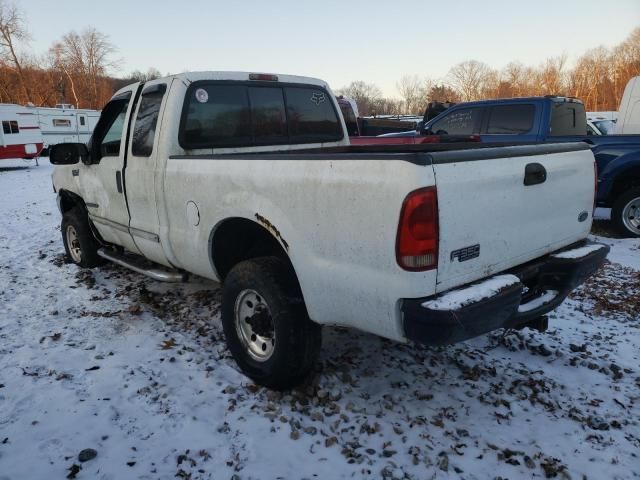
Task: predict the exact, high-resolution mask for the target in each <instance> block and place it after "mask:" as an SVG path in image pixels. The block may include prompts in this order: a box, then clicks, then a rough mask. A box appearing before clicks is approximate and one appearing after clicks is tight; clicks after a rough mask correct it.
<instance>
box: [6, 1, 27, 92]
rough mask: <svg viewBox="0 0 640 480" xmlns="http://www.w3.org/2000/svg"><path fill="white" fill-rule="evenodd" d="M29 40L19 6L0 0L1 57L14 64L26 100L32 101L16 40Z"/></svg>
mask: <svg viewBox="0 0 640 480" xmlns="http://www.w3.org/2000/svg"><path fill="white" fill-rule="evenodd" d="M28 40H29V34H28V32H27V29H26V27H25V25H24V20H23V19H22V15H21V13H20V11H19V10H18V8H17V7H16V6H15V5H14V4H6V3H5V2H4V0H0V57H1V58H4V59H5V61H7V63H8V64H10V65H13V68H14V69H15V71H16V73H17V74H18V77H19V78H20V83H21V85H22V90H23V92H24V95H25V102H30V101H31V92H30V91H29V87H28V86H27V82H26V80H25V75H24V71H23V69H22V63H21V61H20V57H19V55H18V51H17V44H16V42H20V41H25V42H26V41H28Z"/></svg>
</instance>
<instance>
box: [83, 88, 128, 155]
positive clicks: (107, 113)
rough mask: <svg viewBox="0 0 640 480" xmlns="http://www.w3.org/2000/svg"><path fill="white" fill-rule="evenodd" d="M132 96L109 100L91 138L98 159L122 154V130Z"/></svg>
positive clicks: (93, 153)
mask: <svg viewBox="0 0 640 480" xmlns="http://www.w3.org/2000/svg"><path fill="white" fill-rule="evenodd" d="M129 100H130V96H128V97H126V98H121V99H115V100H112V101H111V102H109V103H108V104H107V105H106V106H105V107H104V109H103V110H102V114H101V115H100V120H99V121H98V124H97V125H96V128H95V131H94V134H93V138H92V139H91V148H90V150H91V153H92V155H93V156H94V158H96V159H98V160H99V159H101V158H102V157H117V156H118V155H120V147H121V143H122V132H123V131H124V126H125V125H124V121H125V117H126V116H127V107H128V106H129Z"/></svg>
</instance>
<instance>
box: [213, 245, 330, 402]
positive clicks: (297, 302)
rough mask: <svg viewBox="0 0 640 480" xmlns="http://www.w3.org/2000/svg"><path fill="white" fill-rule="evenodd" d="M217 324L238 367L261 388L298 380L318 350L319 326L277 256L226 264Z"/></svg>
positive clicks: (288, 384) (310, 366)
mask: <svg viewBox="0 0 640 480" xmlns="http://www.w3.org/2000/svg"><path fill="white" fill-rule="evenodd" d="M222 326H223V329H224V335H225V338H226V341H227V345H228V347H229V350H230V351H231V354H232V355H233V358H234V359H235V361H236V363H237V364H238V366H239V367H240V369H241V370H242V372H243V373H244V374H245V375H247V376H248V377H250V378H251V379H253V380H254V381H255V382H256V383H258V384H260V385H263V386H265V387H269V388H273V389H277V390H284V389H288V388H291V387H294V386H296V385H297V384H299V383H301V382H302V381H303V380H304V379H305V377H307V376H308V374H309V373H310V372H311V370H312V369H313V365H314V363H315V361H316V359H317V357H318V353H319V351H320V344H321V339H322V333H321V327H320V326H319V325H318V324H316V323H313V322H312V321H311V320H310V319H309V318H308V316H307V313H306V309H305V307H304V303H303V301H302V298H301V297H300V294H299V292H298V288H297V283H296V281H295V276H294V273H293V272H291V270H290V268H288V266H287V264H286V263H285V262H284V261H282V260H280V259H278V258H276V257H260V258H255V259H252V260H246V261H244V262H241V263H239V264H237V265H236V266H235V267H233V269H231V271H230V272H229V274H228V275H227V277H226V279H225V281H224V285H223V288H222Z"/></svg>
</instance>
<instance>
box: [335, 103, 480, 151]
mask: <svg viewBox="0 0 640 480" xmlns="http://www.w3.org/2000/svg"><path fill="white" fill-rule="evenodd" d="M336 100H337V102H338V105H339V106H340V112H341V113H342V117H343V119H344V123H345V125H346V128H347V132H349V143H350V144H351V145H417V144H422V143H464V142H479V141H480V137H479V136H478V135H419V136H411V137H408V136H404V135H397V133H398V132H405V131H406V130H407V128H414V129H415V128H417V127H418V125H419V122H420V121H421V120H420V119H419V118H417V117H413V116H407V117H406V118H403V119H401V120H398V118H396V117H393V116H384V117H379V118H361V117H359V116H358V105H357V104H356V102H355V101H354V100H353V99H351V98H349V97H345V96H343V95H341V96H339V97H336ZM439 111H442V110H439ZM425 115H426V114H425ZM387 130H390V131H392V132H393V133H386V134H384V133H383V134H380V133H379V132H384V131H387ZM363 132H367V134H366V135H365V134H363Z"/></svg>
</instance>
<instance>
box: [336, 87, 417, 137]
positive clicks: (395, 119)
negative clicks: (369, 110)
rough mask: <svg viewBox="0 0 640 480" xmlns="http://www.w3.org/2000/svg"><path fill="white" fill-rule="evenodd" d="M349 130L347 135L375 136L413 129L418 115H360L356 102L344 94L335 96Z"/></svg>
mask: <svg viewBox="0 0 640 480" xmlns="http://www.w3.org/2000/svg"><path fill="white" fill-rule="evenodd" d="M336 100H337V102H338V105H339V106H340V111H341V112H342V116H343V118H344V121H345V124H346V126H347V131H348V132H349V137H375V136H378V135H382V134H385V133H393V132H404V131H406V130H410V129H415V128H416V127H417V126H418V122H419V121H420V120H421V118H419V117H415V116H413V115H381V116H377V117H361V116H360V115H359V112H358V105H357V104H356V102H355V101H354V100H353V99H351V98H349V97H345V96H344V95H340V96H338V97H336Z"/></svg>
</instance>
